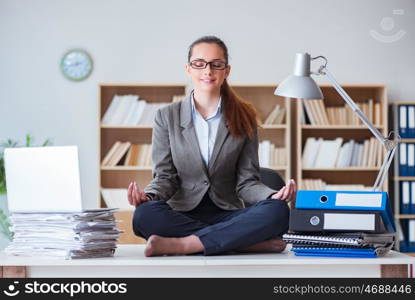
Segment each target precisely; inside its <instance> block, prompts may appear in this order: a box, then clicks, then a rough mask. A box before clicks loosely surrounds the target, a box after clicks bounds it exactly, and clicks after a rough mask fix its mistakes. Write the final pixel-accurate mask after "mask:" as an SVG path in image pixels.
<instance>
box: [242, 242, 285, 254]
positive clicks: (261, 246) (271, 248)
mask: <svg viewBox="0 0 415 300" xmlns="http://www.w3.org/2000/svg"><path fill="white" fill-rule="evenodd" d="M286 246H287V244H286V243H285V242H284V241H283V240H280V239H270V240H266V241H263V242H259V243H256V244H254V245H251V246H248V247H245V248H241V249H237V250H236V251H237V252H242V253H247V252H257V253H280V252H282V251H284V249H285V247H286Z"/></svg>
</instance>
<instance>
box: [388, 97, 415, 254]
mask: <svg viewBox="0 0 415 300" xmlns="http://www.w3.org/2000/svg"><path fill="white" fill-rule="evenodd" d="M399 105H415V102H409V101H408V102H406V101H405V102H400V101H394V102H393V103H392V104H391V106H392V113H393V117H392V118H391V119H392V120H393V130H394V132H395V133H397V134H399V113H398V107H399ZM399 143H415V139H414V138H412V139H404V138H402V139H401V140H400V141H399ZM393 173H394V176H393V180H392V186H393V192H394V193H393V195H394V197H393V198H394V211H395V224H396V229H397V235H398V237H399V236H400V234H401V232H400V226H398V225H399V223H400V222H401V220H405V219H415V215H414V214H401V207H400V204H401V201H402V199H401V182H402V181H415V177H412V176H410V177H409V176H405V177H404V176H400V175H399V145H398V149H396V154H395V158H394V167H393ZM396 248H397V249H398V250H400V243H399V241H397V243H396ZM408 254H412V255H415V253H408Z"/></svg>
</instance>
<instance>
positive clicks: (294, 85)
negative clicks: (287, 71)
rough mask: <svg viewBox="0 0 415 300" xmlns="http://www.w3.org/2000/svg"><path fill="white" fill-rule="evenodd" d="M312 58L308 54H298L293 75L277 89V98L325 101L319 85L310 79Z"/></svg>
mask: <svg viewBox="0 0 415 300" xmlns="http://www.w3.org/2000/svg"><path fill="white" fill-rule="evenodd" d="M310 62H311V56H310V54H308V53H297V54H296V55H295V63H294V70H293V75H290V76H288V77H287V78H286V79H284V81H283V82H281V84H280V85H279V86H278V87H277V88H276V89H275V92H274V94H275V95H277V96H283V97H290V98H302V99H323V93H322V92H321V89H320V88H319V86H318V85H317V83H316V82H315V81H314V80H313V79H312V78H311V77H310Z"/></svg>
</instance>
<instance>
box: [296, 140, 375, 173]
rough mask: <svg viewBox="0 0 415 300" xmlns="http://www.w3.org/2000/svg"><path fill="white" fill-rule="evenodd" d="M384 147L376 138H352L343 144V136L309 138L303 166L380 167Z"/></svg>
mask: <svg viewBox="0 0 415 300" xmlns="http://www.w3.org/2000/svg"><path fill="white" fill-rule="evenodd" d="M382 157H383V148H382V145H381V144H380V143H379V142H378V141H377V140H376V139H375V138H370V139H366V140H364V141H363V142H360V143H358V142H356V141H354V140H350V141H348V142H346V143H344V144H343V138H336V139H335V140H324V139H323V138H314V137H309V138H307V140H306V142H305V146H304V151H303V156H302V164H303V168H335V167H338V168H345V167H380V166H381V165H382V162H383V161H382Z"/></svg>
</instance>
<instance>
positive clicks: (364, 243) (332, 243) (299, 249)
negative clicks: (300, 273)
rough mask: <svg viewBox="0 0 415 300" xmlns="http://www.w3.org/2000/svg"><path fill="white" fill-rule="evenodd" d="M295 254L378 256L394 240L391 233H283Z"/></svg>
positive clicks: (390, 245) (388, 248) (391, 245)
mask: <svg viewBox="0 0 415 300" xmlns="http://www.w3.org/2000/svg"><path fill="white" fill-rule="evenodd" d="M283 240H284V241H285V242H287V243H291V244H293V248H292V249H291V251H293V252H295V255H297V256H332V257H378V256H384V255H385V254H386V253H388V252H389V251H390V250H391V249H392V247H393V245H394V241H395V235H394V234H393V233H385V234H368V233H362V232H360V233H341V234H340V233H339V234H331V235H307V234H284V235H283Z"/></svg>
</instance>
